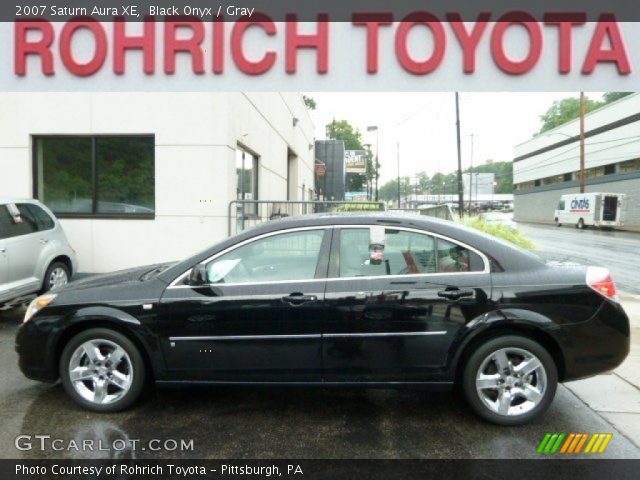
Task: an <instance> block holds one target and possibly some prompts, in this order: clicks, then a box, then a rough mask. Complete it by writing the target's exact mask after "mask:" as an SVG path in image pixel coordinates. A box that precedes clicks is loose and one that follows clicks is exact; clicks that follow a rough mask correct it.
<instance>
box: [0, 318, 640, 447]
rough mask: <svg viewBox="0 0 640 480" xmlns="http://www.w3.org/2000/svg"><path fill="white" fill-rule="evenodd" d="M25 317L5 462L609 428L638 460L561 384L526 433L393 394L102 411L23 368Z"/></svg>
mask: <svg viewBox="0 0 640 480" xmlns="http://www.w3.org/2000/svg"><path fill="white" fill-rule="evenodd" d="M22 314H23V310H21V309H14V310H10V311H6V312H0V365H2V386H1V388H0V412H2V414H1V417H0V418H1V419H2V428H1V429H0V458H55V459H60V458H95V457H97V458H110V457H112V458H119V459H123V458H155V459H161V458H172V459H178V458H254V459H261V458H262V459H268V458H281V459H296V458H356V459H362V458H490V459H491V458H536V457H539V455H538V454H537V453H536V447H537V445H538V443H539V442H540V440H541V439H542V438H543V436H544V435H545V434H546V433H547V432H567V433H569V432H612V433H613V439H612V441H611V443H610V444H609V446H608V448H607V451H606V452H605V453H604V454H603V455H602V456H599V457H600V458H640V449H639V448H638V447H637V446H635V445H634V444H633V443H632V442H631V441H629V440H628V439H627V438H626V437H625V436H624V435H623V434H622V433H620V432H619V431H618V430H617V429H616V428H615V427H613V426H612V425H611V424H609V423H607V421H605V419H604V418H603V417H602V416H601V415H599V414H598V413H597V412H595V411H593V410H591V409H590V408H589V407H588V406H587V405H586V404H585V403H584V402H583V401H582V400H580V399H579V398H578V397H577V396H576V395H574V394H573V393H572V392H571V391H570V390H569V389H567V388H566V387H564V386H560V387H559V389H558V393H557V395H556V398H555V401H554V403H553V404H552V406H551V408H550V409H549V411H548V412H547V413H546V414H545V415H544V416H543V417H542V418H541V419H540V420H538V421H536V422H535V423H533V424H530V425H527V426H524V427H517V428H506V427H498V426H494V425H490V424H487V423H485V422H483V421H481V420H479V419H478V418H477V417H476V416H474V415H473V414H472V413H471V411H470V410H469V409H468V408H467V406H466V404H465V403H464V401H463V400H462V398H461V395H459V394H457V393H427V392H415V391H395V390H362V391H359V390H337V389H336V390H332V389H327V390H311V389H309V390H305V389H273V388H189V389H179V390H178V389H177V390H166V389H165V390H151V391H150V392H149V393H148V394H147V395H146V398H145V399H144V400H143V401H142V402H141V403H140V404H139V405H137V406H136V407H134V408H132V409H129V410H127V411H125V412H122V413H118V414H95V413H91V412H87V411H85V410H82V409H81V408H79V407H78V406H76V405H75V404H74V403H73V402H72V401H71V400H70V399H69V398H68V397H67V395H66V394H65V393H64V391H63V389H62V387H61V386H60V385H48V384H42V383H38V382H34V381H31V380H27V379H26V378H25V377H24V376H23V375H22V374H21V372H20V371H19V369H18V368H17V365H16V353H15V351H14V348H13V344H14V337H15V331H16V328H17V325H18V323H19V322H20V319H21V316H22ZM42 434H46V435H51V438H52V439H53V438H61V439H63V441H64V442H65V444H64V445H67V443H66V442H70V441H71V440H74V441H76V442H77V443H78V444H81V443H82V441H83V440H93V441H94V444H95V445H97V442H98V440H100V439H102V442H103V445H106V446H108V445H112V444H113V442H114V440H117V439H121V440H125V441H126V440H127V439H129V440H139V443H138V445H144V444H146V443H147V442H148V441H149V440H153V439H159V440H161V441H162V442H164V441H165V440H168V439H171V440H176V441H178V442H179V441H180V440H183V441H185V442H189V441H190V440H193V450H190V451H164V452H163V451H159V452H151V451H149V450H148V449H147V450H140V449H138V450H136V451H132V450H131V449H129V448H127V449H125V450H124V451H116V450H113V449H112V450H109V451H105V450H102V451H96V450H94V451H86V452H78V451H75V450H70V451H68V450H63V451H56V450H53V449H52V448H45V450H44V451H40V450H39V449H37V450H29V451H19V450H17V449H16V447H15V438H16V436H18V435H42ZM127 444H130V442H127ZM34 445H38V444H37V442H34Z"/></svg>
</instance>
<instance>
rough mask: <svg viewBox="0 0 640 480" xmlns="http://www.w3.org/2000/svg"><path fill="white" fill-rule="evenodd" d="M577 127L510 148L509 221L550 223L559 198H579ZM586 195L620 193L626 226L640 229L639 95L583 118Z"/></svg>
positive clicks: (562, 128) (573, 124)
mask: <svg viewBox="0 0 640 480" xmlns="http://www.w3.org/2000/svg"><path fill="white" fill-rule="evenodd" d="M579 133H580V125H579V120H578V119H576V120H573V121H571V122H568V123H566V124H564V125H561V126H559V127H556V128H554V129H553V130H550V131H547V132H545V133H542V134H540V135H538V136H536V137H534V138H533V139H531V140H529V141H527V142H525V143H522V144H520V145H518V146H516V147H515V158H514V163H513V183H514V188H515V191H514V218H515V220H519V221H531V222H542V223H553V221H554V210H555V208H556V206H557V204H558V201H559V199H560V197H561V196H562V195H564V194H570V193H578V192H579V191H580V190H579V171H580V138H579ZM584 175H585V191H586V192H603V193H625V194H626V195H627V199H626V211H627V214H626V226H627V227H629V228H631V229H640V93H635V94H632V95H629V96H626V97H623V98H622V99H620V100H618V101H616V102H613V103H611V104H609V105H606V106H604V107H602V108H599V109H597V110H594V111H592V112H591V113H589V114H587V115H585V172H584Z"/></svg>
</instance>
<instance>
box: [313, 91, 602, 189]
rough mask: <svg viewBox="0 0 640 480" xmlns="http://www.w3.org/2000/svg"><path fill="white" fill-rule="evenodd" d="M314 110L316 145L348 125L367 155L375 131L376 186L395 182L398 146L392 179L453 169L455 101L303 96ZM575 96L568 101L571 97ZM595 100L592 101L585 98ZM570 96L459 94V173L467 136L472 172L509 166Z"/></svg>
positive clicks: (444, 96)
mask: <svg viewBox="0 0 640 480" xmlns="http://www.w3.org/2000/svg"><path fill="white" fill-rule="evenodd" d="M306 95H309V96H311V97H313V98H314V99H315V101H316V103H317V109H316V110H315V111H312V112H311V116H312V118H313V121H314V123H315V137H316V139H325V138H326V135H325V125H327V124H328V123H330V122H331V121H332V120H333V119H334V118H335V119H336V120H348V121H349V123H351V124H352V125H353V126H354V127H356V128H358V129H359V130H360V131H361V132H362V134H363V139H364V143H371V144H372V145H373V147H372V148H373V149H374V150H375V143H376V138H375V132H374V133H369V132H367V126H370V125H377V126H378V128H379V144H380V163H381V171H380V175H381V180H382V183H384V182H385V181H387V180H390V179H392V178H395V177H396V175H397V171H398V170H397V161H396V155H397V153H396V152H397V148H396V145H397V144H399V145H400V175H401V176H412V175H415V174H416V173H417V172H421V171H426V172H427V173H428V174H429V176H431V175H433V174H434V173H435V172H437V171H442V172H443V173H448V172H451V171H453V170H455V169H456V168H457V152H456V130H455V99H454V93H453V92H445V93H394V92H379V93H369V92H367V93H353V92H349V93H342V92H317V93H307V94H306ZM577 95H578V93H576V94H575V96H577ZM587 95H588V96H589V97H591V98H594V99H595V98H600V96H601V94H600V93H593V94H587ZM568 96H572V94H571V93H568V92H561V93H557V92H556V93H552V92H545V93H520V92H505V93H493V92H492V93H464V92H463V93H460V118H461V140H462V166H463V168H466V167H468V166H469V164H470V161H471V137H470V135H471V134H474V140H473V143H474V146H473V164H474V165H478V164H480V163H486V161H487V160H494V161H510V160H512V159H513V147H514V146H515V145H517V144H519V143H522V142H524V141H527V140H528V139H530V138H531V137H532V136H533V134H534V133H535V132H537V131H538V130H539V129H540V125H541V121H540V116H541V115H542V114H544V113H545V111H546V110H547V109H548V108H549V106H551V103H552V102H553V101H554V100H557V99H561V98H564V97H568Z"/></svg>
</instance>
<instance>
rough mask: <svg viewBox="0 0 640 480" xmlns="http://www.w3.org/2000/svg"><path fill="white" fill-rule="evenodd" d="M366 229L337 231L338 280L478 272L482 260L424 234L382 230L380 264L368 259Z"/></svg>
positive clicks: (473, 254) (465, 249)
mask: <svg viewBox="0 0 640 480" xmlns="http://www.w3.org/2000/svg"><path fill="white" fill-rule="evenodd" d="M369 243H370V232H369V229H368V228H353V229H348V228H347V229H342V230H341V232H340V252H339V262H340V263H339V265H340V268H339V274H340V277H365V276H385V275H417V274H428V273H457V272H481V271H483V270H484V262H483V260H482V258H481V257H480V256H479V255H478V254H476V253H475V252H472V251H471V250H469V249H467V248H465V247H462V246H460V245H457V244H454V243H452V242H449V241H446V240H443V239H440V238H436V237H433V236H431V235H428V234H423V233H417V232H409V231H405V230H396V229H389V228H388V229H386V230H385V246H384V253H383V256H382V260H381V261H374V260H372V259H371V258H370V250H369V247H370V245H369Z"/></svg>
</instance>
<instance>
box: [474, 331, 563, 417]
mask: <svg viewBox="0 0 640 480" xmlns="http://www.w3.org/2000/svg"><path fill="white" fill-rule="evenodd" d="M501 353H505V354H506V355H505V357H502V355H501ZM496 354H497V355H496ZM525 354H526V355H528V357H527V356H526V355H525ZM499 357H502V358H503V361H501V363H502V364H503V365H504V363H505V362H504V359H505V358H506V359H508V360H509V362H508V364H507V365H505V366H506V367H507V368H509V370H510V374H508V375H504V374H503V375H500V374H499V373H496V371H495V370H496V367H497V366H498V361H497V360H494V359H496V358H499ZM519 358H523V360H522V362H523V363H524V362H525V360H528V361H531V360H538V363H530V364H529V365H539V366H538V367H537V368H536V369H535V370H534V371H533V372H532V373H530V374H529V375H527V376H525V377H519V378H518V377H517V376H516V375H517V373H518V372H517V368H518V366H519V365H520V364H521V363H520V362H518V359H519ZM511 362H514V364H513V365H512V364H511ZM515 362H518V363H515ZM525 365H526V364H525ZM481 372H482V374H483V375H488V376H487V377H486V378H484V379H480V378H479V377H480V374H481ZM520 373H522V372H520ZM512 374H513V376H512ZM492 376H493V377H492ZM496 376H499V378H498V377H496ZM494 378H497V379H495V380H494ZM477 380H480V381H482V380H484V384H485V385H486V386H485V388H482V389H480V388H479V386H480V385H479V384H478V383H477ZM494 383H495V384H496V388H492V385H493V384H494ZM523 385H524V386H523ZM527 386H528V388H527ZM557 386H558V371H557V368H556V365H555V362H554V361H553V358H551V355H549V352H547V350H546V349H545V348H544V347H542V346H541V345H540V344H539V343H537V342H535V341H533V340H531V339H529V338H526V337H521V336H518V335H508V336H502V337H497V338H493V339H490V340H488V341H487V342H486V343H484V344H482V345H480V346H479V347H478V348H477V349H476V350H475V351H474V352H473V353H472V354H471V355H470V356H469V358H468V360H467V362H466V364H465V366H464V372H463V375H462V389H463V392H464V395H465V397H466V400H467V402H468V403H469V406H470V407H471V408H472V409H473V410H474V411H475V413H477V414H478V415H479V416H480V417H482V418H483V419H485V420H487V421H489V422H491V423H495V424H497V425H508V426H514V425H523V424H525V423H528V422H530V421H532V420H533V419H535V418H537V417H538V416H540V415H541V414H542V413H544V412H545V410H547V408H549V405H551V402H552V401H553V397H554V396H555V393H556V388H557ZM536 391H537V392H539V393H540V394H541V395H539V396H538V395H537V394H536V393H535V392H536ZM514 392H515V393H514ZM524 392H527V396H528V397H529V398H525V396H524ZM505 394H506V395H505ZM534 397H535V401H534V400H532V398H534ZM501 399H503V400H504V402H501ZM507 402H508V404H507ZM489 404H491V406H490V405H489ZM501 405H502V407H501ZM504 407H506V408H504ZM500 410H503V411H500Z"/></svg>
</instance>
